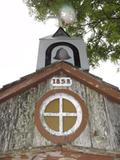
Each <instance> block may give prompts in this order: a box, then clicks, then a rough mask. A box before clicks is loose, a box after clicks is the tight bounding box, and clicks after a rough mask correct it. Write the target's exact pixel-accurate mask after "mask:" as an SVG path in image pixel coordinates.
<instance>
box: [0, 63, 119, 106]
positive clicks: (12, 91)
mask: <svg viewBox="0 0 120 160" xmlns="http://www.w3.org/2000/svg"><path fill="white" fill-rule="evenodd" d="M59 72H63V73H65V74H66V75H68V76H70V77H71V78H74V79H76V80H78V81H80V83H82V84H84V85H86V86H87V87H89V88H91V89H94V90H95V91H97V92H99V93H101V94H103V95H104V96H106V97H107V98H109V99H110V100H112V101H115V102H117V103H120V91H119V90H117V89H115V88H113V87H112V86H110V85H108V84H106V83H104V82H103V81H101V80H98V79H97V78H95V77H94V76H92V75H90V74H89V73H86V72H84V71H81V70H80V69H78V68H75V67H73V66H71V65H69V64H66V63H64V62H60V63H57V64H53V65H51V66H49V67H46V68H44V69H43V70H41V71H39V72H36V73H34V74H33V75H31V76H27V77H26V78H25V80H20V81H19V82H18V83H17V84H14V85H10V87H8V88H6V89H4V88H3V89H1V91H0V103H1V102H4V101H6V100H7V99H9V98H11V97H12V96H16V95H17V94H19V93H21V92H23V91H25V90H27V89H30V88H31V87H35V86H37V85H38V84H39V83H40V82H42V81H44V80H46V79H47V78H50V77H52V76H53V75H55V74H57V73H59Z"/></svg>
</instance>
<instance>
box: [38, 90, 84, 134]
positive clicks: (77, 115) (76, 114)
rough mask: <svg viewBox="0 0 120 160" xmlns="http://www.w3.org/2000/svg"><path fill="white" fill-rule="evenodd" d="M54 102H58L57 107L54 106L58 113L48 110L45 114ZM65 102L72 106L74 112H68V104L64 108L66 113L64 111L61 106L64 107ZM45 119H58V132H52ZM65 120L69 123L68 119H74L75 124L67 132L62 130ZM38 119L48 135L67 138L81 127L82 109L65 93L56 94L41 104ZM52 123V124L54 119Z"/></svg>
mask: <svg viewBox="0 0 120 160" xmlns="http://www.w3.org/2000/svg"><path fill="white" fill-rule="evenodd" d="M54 100H57V101H58V106H56V108H58V111H57V112H54V111H52V110H50V111H47V112H46V109H47V107H48V105H49V104H50V103H51V102H52V101H54ZM65 100H66V101H67V102H70V104H72V106H73V107H74V111H69V105H68V104H69V103H67V106H66V107H67V111H64V109H63V105H64V101H65ZM51 105H52V103H51ZM54 105H55V104H54ZM54 107H55V106H54ZM46 117H50V118H51V119H52V117H56V118H57V119H58V130H54V129H53V128H51V127H50V126H49V125H48V124H47V123H46ZM65 118H68V121H67V122H69V118H74V119H75V122H74V124H73V125H72V127H70V128H68V129H67V130H65V129H64V126H66V124H65V121H64V119H65ZM40 119H41V122H42V125H43V127H44V128H45V130H46V131H48V132H49V133H50V134H52V135H56V136H67V135H70V134H72V133H74V132H75V131H76V130H77V129H78V127H79V126H80V125H81V122H82V109H81V106H80V104H79V102H78V101H77V100H76V99H75V98H74V97H73V96H71V95H68V94H66V93H56V94H54V95H51V96H49V97H48V98H47V99H46V100H45V101H44V102H43V103H42V105H41V110H40ZM52 122H54V119H53V121H52ZM49 123H50V122H49Z"/></svg>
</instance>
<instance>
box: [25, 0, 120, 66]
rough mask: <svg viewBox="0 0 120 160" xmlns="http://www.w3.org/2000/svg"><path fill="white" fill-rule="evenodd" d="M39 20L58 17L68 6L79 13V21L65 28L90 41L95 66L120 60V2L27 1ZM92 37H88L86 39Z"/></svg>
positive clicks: (89, 50) (79, 0)
mask: <svg viewBox="0 0 120 160" xmlns="http://www.w3.org/2000/svg"><path fill="white" fill-rule="evenodd" d="M24 2H25V3H26V5H27V6H28V7H29V9H30V13H32V14H33V15H34V16H35V18H36V19H37V20H40V21H44V20H46V19H47V18H48V17H49V16H58V15H59V10H60V8H61V7H62V6H63V5H65V4H67V5H71V6H73V8H74V9H75V11H76V19H77V20H76V21H75V22H74V23H73V24H71V25H66V24H65V23H64V22H62V27H63V28H64V29H65V30H66V31H67V32H68V33H70V35H72V36H81V37H82V38H83V39H85V37H87V53H88V57H89V62H90V64H91V65H92V66H95V65H97V64H98V63H99V60H104V61H105V60H107V59H110V60H111V61H112V62H117V61H118V60H119V59H120V0H24ZM87 35H89V36H87Z"/></svg>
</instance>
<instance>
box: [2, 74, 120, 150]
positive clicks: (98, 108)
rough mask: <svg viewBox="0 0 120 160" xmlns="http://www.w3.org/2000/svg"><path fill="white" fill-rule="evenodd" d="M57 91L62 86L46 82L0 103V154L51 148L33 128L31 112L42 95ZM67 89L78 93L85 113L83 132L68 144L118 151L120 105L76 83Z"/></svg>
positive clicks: (119, 147)
mask: <svg viewBox="0 0 120 160" xmlns="http://www.w3.org/2000/svg"><path fill="white" fill-rule="evenodd" d="M56 76H60V75H56ZM61 76H65V75H64V74H62V73H61ZM58 88H66V87H53V86H51V84H50V79H48V80H45V81H44V82H41V83H40V84H38V85H37V86H36V87H33V88H31V89H28V90H27V91H25V92H23V93H21V94H19V95H17V96H14V97H13V98H10V99H8V100H7V101H5V102H3V103H1V104H0V152H6V151H10V150H15V149H29V148H33V147H40V146H49V145H52V143H51V142H49V141H47V140H46V139H45V138H44V137H43V136H42V135H41V134H40V133H39V132H38V130H37V128H36V127H35V125H34V110H35V104H36V102H37V100H38V99H39V98H40V97H41V96H42V95H44V94H45V93H46V92H47V91H49V90H50V89H58ZM67 89H70V90H73V91H74V92H75V93H77V94H79V95H80V96H81V97H82V98H83V99H84V101H85V103H86V104H87V107H88V110H89V122H88V125H87V127H86V129H85V130H84V131H83V133H82V134H81V135H80V136H79V137H78V138H77V139H76V140H74V141H73V142H71V145H75V146H83V147H88V148H97V149H102V150H108V151H113V150H114V151H120V116H119V115H120V104H117V103H113V102H112V101H110V100H108V99H107V98H106V97H105V96H103V95H102V94H100V93H97V92H96V91H94V90H93V89H90V88H89V87H87V86H85V85H83V84H81V83H79V82H78V81H77V80H73V84H72V86H71V87H67Z"/></svg>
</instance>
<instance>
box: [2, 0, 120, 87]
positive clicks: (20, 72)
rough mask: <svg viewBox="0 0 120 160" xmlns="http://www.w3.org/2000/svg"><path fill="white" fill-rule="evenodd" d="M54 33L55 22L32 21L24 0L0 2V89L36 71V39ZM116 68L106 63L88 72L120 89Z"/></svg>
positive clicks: (119, 74) (56, 26)
mask: <svg viewBox="0 0 120 160" xmlns="http://www.w3.org/2000/svg"><path fill="white" fill-rule="evenodd" d="M57 29H58V25H57V23H56V21H55V20H54V19H51V20H48V21H46V22H44V23H42V22H37V21H35V20H34V17H31V16H30V15H29V11H28V8H27V6H26V5H25V4H24V3H23V0H11V1H9V0H4V1H1V2H0V44H1V45H0V88H2V87H3V86H4V85H6V84H9V83H11V82H14V81H16V80H19V79H20V78H21V77H23V76H25V75H28V74H30V73H33V72H35V71H36V64H37V55H38V46H39V39H40V38H42V37H44V36H48V35H51V34H53V33H55V32H56V30H57ZM119 67H120V66H119ZM117 68H118V66H115V65H114V64H112V63H111V62H109V61H107V62H105V63H103V62H101V63H100V67H98V68H96V69H94V70H93V69H91V70H90V72H91V73H92V74H94V75H97V76H98V77H100V78H102V79H103V80H104V81H106V82H108V83H110V84H113V85H115V86H117V87H119V88H120V72H117Z"/></svg>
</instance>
